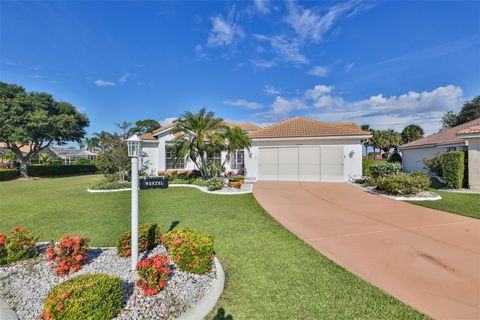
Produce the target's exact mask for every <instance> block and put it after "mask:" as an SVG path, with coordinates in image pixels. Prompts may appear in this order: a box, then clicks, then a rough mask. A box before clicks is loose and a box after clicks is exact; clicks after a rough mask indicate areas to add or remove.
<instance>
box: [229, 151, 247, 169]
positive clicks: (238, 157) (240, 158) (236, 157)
mask: <svg viewBox="0 0 480 320" xmlns="http://www.w3.org/2000/svg"><path fill="white" fill-rule="evenodd" d="M244 163H245V152H244V151H243V149H242V150H235V152H234V153H233V157H232V169H242V168H243V165H244Z"/></svg>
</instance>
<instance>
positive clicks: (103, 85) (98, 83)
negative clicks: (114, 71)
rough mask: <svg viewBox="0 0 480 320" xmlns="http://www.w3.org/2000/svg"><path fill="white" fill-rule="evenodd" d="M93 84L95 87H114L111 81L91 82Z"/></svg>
mask: <svg viewBox="0 0 480 320" xmlns="http://www.w3.org/2000/svg"><path fill="white" fill-rule="evenodd" d="M93 83H94V84H95V85H96V86H97V87H108V86H114V85H115V82H113V81H109V80H100V79H99V80H95V81H93Z"/></svg>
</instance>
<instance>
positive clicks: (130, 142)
mask: <svg viewBox="0 0 480 320" xmlns="http://www.w3.org/2000/svg"><path fill="white" fill-rule="evenodd" d="M141 141H142V140H141V139H140V138H139V137H138V136H137V135H136V134H135V135H133V136H131V137H130V138H128V139H127V146H128V156H129V157H130V158H132V243H131V247H132V264H131V270H132V271H135V270H136V268H137V262H138V157H139V156H140V144H141Z"/></svg>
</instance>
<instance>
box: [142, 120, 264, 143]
mask: <svg viewBox="0 0 480 320" xmlns="http://www.w3.org/2000/svg"><path fill="white" fill-rule="evenodd" d="M222 124H223V125H225V126H228V127H231V128H232V127H239V128H240V129H242V130H243V131H246V132H252V131H255V130H258V129H261V128H260V127H259V126H257V125H255V124H253V123H250V122H240V123H237V122H233V121H230V120H223V121H222ZM174 126H175V123H170V124H168V125H166V126H163V127H161V128H159V129H157V130H154V131H152V132H148V133H145V134H142V135H140V136H139V137H140V139H142V140H152V141H155V140H157V138H156V137H155V135H156V134H157V133H159V132H162V131H165V130H167V129H170V128H173V127H174Z"/></svg>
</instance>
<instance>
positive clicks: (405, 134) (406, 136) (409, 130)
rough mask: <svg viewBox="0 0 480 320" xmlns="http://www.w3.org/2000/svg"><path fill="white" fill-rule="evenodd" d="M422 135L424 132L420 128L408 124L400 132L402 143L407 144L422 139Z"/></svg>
mask: <svg viewBox="0 0 480 320" xmlns="http://www.w3.org/2000/svg"><path fill="white" fill-rule="evenodd" d="M424 134H425V132H424V131H423V129H422V127H420V126H417V125H416V124H410V125H408V126H406V127H405V128H403V130H402V133H401V136H402V143H408V142H411V141H415V140H418V139H420V138H423V135H424Z"/></svg>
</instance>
